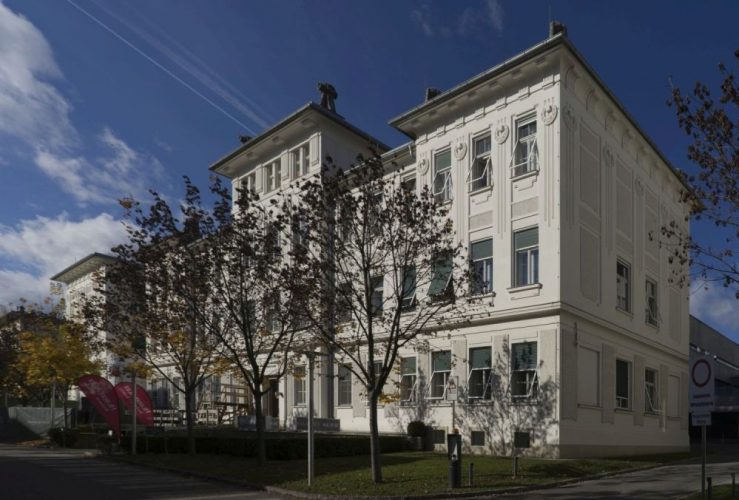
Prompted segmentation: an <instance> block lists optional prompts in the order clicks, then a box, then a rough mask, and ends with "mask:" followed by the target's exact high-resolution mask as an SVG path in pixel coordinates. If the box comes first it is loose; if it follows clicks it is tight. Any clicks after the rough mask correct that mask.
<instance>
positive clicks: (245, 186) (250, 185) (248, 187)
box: [241, 172, 257, 194]
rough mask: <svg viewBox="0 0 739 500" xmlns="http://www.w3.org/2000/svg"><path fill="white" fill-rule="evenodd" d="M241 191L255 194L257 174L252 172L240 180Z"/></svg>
mask: <svg viewBox="0 0 739 500" xmlns="http://www.w3.org/2000/svg"><path fill="white" fill-rule="evenodd" d="M241 189H242V190H243V191H249V192H250V193H252V194H254V193H256V192H257V173H256V172H252V173H250V174H249V175H247V176H246V177H244V178H243V179H241Z"/></svg>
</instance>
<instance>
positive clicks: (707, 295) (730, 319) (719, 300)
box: [690, 283, 739, 331]
mask: <svg viewBox="0 0 739 500" xmlns="http://www.w3.org/2000/svg"><path fill="white" fill-rule="evenodd" d="M690 314H692V315H693V316H695V317H697V318H698V319H700V320H701V321H704V322H706V323H708V324H710V325H713V326H714V327H715V328H717V329H719V330H721V329H725V330H729V331H734V330H737V328H739V300H737V299H736V297H735V296H734V291H733V290H731V289H728V288H724V287H723V286H721V285H720V284H715V283H706V284H705V285H704V284H703V283H701V284H696V285H695V288H694V290H693V292H692V293H691V296H690ZM738 331H739V330H738Z"/></svg>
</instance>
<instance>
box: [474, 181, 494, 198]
mask: <svg viewBox="0 0 739 500" xmlns="http://www.w3.org/2000/svg"><path fill="white" fill-rule="evenodd" d="M492 190H493V185H492V184H490V185H489V186H485V187H483V188H479V189H475V190H474V191H470V192H469V195H470V196H472V195H475V194H480V193H484V192H485V191H492Z"/></svg>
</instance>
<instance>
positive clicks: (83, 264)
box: [51, 253, 253, 425]
mask: <svg viewBox="0 0 739 500" xmlns="http://www.w3.org/2000/svg"><path fill="white" fill-rule="evenodd" d="M115 262H116V258H115V257H113V256H110V255H105V254H101V253H92V254H90V255H88V256H86V257H84V258H82V259H80V260H79V261H77V262H75V263H74V264H72V265H70V266H68V267H67V268H66V269H64V270H63V271H60V272H59V273H57V274H55V275H54V276H52V277H51V281H53V282H57V283H61V284H63V285H64V289H63V290H64V306H65V310H64V315H65V317H66V318H67V319H69V320H72V321H82V320H83V317H82V314H83V313H82V307H83V303H84V300H85V299H90V298H97V299H102V298H103V297H102V295H101V293H100V291H99V287H100V286H105V276H106V270H107V269H108V268H109V267H110V266H113V265H115ZM98 336H99V338H98V341H99V342H101V345H102V346H103V349H102V350H101V351H100V352H99V353H97V359H99V360H101V361H103V366H104V368H103V369H102V370H101V373H100V376H101V377H103V378H106V379H108V380H109V381H110V382H111V383H112V384H113V385H116V384H117V383H118V382H122V381H129V380H130V379H131V377H130V376H129V375H128V374H126V373H125V370H124V368H125V366H126V364H127V363H128V360H126V359H124V358H121V357H120V356H119V355H117V354H115V353H114V352H112V351H111V350H110V348H109V344H110V343H112V342H114V340H115V339H114V338H112V336H111V334H110V333H108V332H105V331H100V332H98ZM160 368H161V370H162V371H163V372H164V373H165V374H166V375H167V377H164V376H163V375H162V374H161V373H159V372H156V371H155V372H153V375H152V377H151V378H150V379H149V380H145V379H142V378H139V379H138V381H137V382H138V384H140V385H142V386H144V387H146V388H147V390H148V392H149V395H150V397H151V399H152V403H153V406H154V414H155V421H156V422H157V423H158V424H162V425H169V424H173V425H174V424H179V423H182V422H184V418H185V399H184V396H183V395H182V393H181V392H180V391H178V390H177V389H176V388H175V385H179V386H181V382H180V380H179V376H178V374H177V372H176V369H175V367H174V366H169V365H165V364H164V363H163V364H161V365H160ZM167 378H169V380H167ZM70 397H71V398H73V399H75V400H77V401H80V403H81V404H83V399H84V398H83V395H82V394H81V393H80V391H79V389H77V388H74V389H73V390H72V391H71V394H70ZM250 401H251V399H250V397H249V394H248V393H247V388H246V385H245V384H244V383H243V382H242V381H240V379H239V378H238V377H235V376H234V375H232V374H223V375H214V376H210V377H207V378H206V379H205V381H204V382H203V384H202V386H201V387H200V389H199V390H198V391H197V394H196V397H195V402H196V410H197V422H198V423H203V424H221V423H226V422H234V420H235V417H236V416H237V415H239V414H246V413H247V412H248V409H249V408H250V407H251V406H253V405H251V404H250Z"/></svg>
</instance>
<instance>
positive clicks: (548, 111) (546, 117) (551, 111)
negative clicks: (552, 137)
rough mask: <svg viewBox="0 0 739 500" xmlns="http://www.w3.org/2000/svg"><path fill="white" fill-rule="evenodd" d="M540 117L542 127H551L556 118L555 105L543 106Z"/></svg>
mask: <svg viewBox="0 0 739 500" xmlns="http://www.w3.org/2000/svg"><path fill="white" fill-rule="evenodd" d="M540 116H541V121H542V122H544V125H551V124H552V123H554V120H555V119H556V118H557V105H556V104H552V103H549V104H545V105H544V107H543V108H541V113H540Z"/></svg>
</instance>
